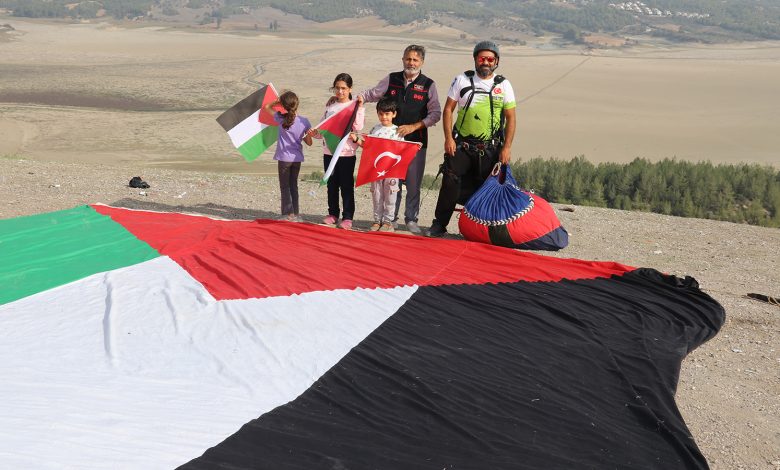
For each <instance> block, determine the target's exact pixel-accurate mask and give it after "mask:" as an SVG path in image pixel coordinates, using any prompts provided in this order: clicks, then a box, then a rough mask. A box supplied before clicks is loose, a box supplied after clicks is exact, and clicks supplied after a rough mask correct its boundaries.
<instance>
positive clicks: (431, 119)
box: [357, 44, 441, 235]
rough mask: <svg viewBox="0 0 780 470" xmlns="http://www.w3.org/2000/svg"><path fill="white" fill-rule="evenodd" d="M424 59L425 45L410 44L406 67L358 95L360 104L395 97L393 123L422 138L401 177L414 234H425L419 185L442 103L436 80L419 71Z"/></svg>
mask: <svg viewBox="0 0 780 470" xmlns="http://www.w3.org/2000/svg"><path fill="white" fill-rule="evenodd" d="M424 62H425V48H424V47H423V46H417V45H414V44H412V45H410V46H407V48H406V49H404V56H403V58H402V63H403V66H404V69H403V71H401V72H393V73H391V74H389V75H388V76H386V77H385V78H383V79H382V80H380V82H379V83H378V84H377V85H376V86H375V87H374V88H371V89H369V90H365V91H363V92H361V93H360V94H358V96H357V100H358V102H359V103H360V104H363V102H369V103H373V102H376V101H379V99H380V98H382V97H383V96H389V97H391V98H393V99H395V101H396V103H397V106H398V114H397V115H396V117H395V119H393V124H395V125H396V126H398V131H397V132H398V135H400V136H402V137H403V138H404V139H405V140H409V141H413V142H422V147H421V148H420V150H418V151H417V156H415V157H414V160H412V163H411V164H410V165H409V169H408V170H407V171H406V179H404V180H401V181H402V183H403V186H406V208H405V210H404V222H405V223H406V229H407V230H408V231H410V232H412V233H413V234H415V235H420V234H422V230H421V229H420V227H419V226H418V225H417V216H418V215H419V213H420V187H421V186H422V178H423V174H424V173H425V156H426V153H427V151H428V128H429V127H431V126H433V125H434V124H436V123H437V122H439V119H441V105H440V104H439V94H438V92H437V91H436V84H435V83H434V81H433V80H431V79H430V78H428V77H426V76H425V75H423V74H422V72H421V71H420V69H421V68H422V65H423V63H424ZM402 191H403V190H402V189H399V193H398V198H397V199H396V205H395V220H398V212H399V210H400V207H401V196H402V195H403V193H402Z"/></svg>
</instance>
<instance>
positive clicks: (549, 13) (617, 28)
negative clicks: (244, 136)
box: [0, 0, 780, 40]
mask: <svg viewBox="0 0 780 470" xmlns="http://www.w3.org/2000/svg"><path fill="white" fill-rule="evenodd" d="M481 3H482V6H478V5H477V4H475V3H474V2H472V1H465V0H416V1H415V2H409V1H405V0H403V1H402V0H317V1H314V2H313V1H311V0H187V1H186V2H184V1H183V0H176V1H175V5H174V2H173V1H172V0H85V1H82V2H74V1H73V0H0V7H4V8H9V9H11V10H13V14H14V15H16V16H28V17H65V16H76V17H85V18H89V17H94V16H95V14H96V12H97V11H98V10H99V9H101V8H102V9H105V10H106V12H107V14H108V15H111V16H114V17H116V18H126V17H136V16H145V15H146V14H147V13H148V12H150V11H151V7H152V5H155V6H158V7H160V8H162V9H163V10H165V11H167V12H168V13H173V12H175V11H176V9H177V8H178V7H181V6H183V7H185V8H211V9H212V10H213V11H220V12H221V15H222V17H226V16H228V15H230V14H234V13H238V12H241V11H244V9H246V8H249V9H252V8H259V7H264V6H271V7H274V8H277V9H279V10H282V11H284V12H287V13H293V14H299V15H301V16H303V17H304V18H307V19H310V20H313V21H319V22H322V21H331V20H336V19H340V18H351V17H356V16H361V15H365V14H375V15H378V16H379V17H381V18H382V19H384V20H385V21H387V22H388V23H390V24H406V23H411V22H413V21H416V20H424V19H428V20H432V19H435V18H437V17H440V16H442V15H452V16H455V17H459V18H465V19H472V20H478V21H480V22H482V24H484V25H492V24H495V22H496V21H497V20H506V19H508V18H512V21H513V22H519V23H522V24H524V25H526V26H527V27H528V29H530V30H533V31H535V32H536V33H537V34H542V33H543V32H544V31H552V32H557V33H560V34H564V35H566V36H567V38H569V39H572V40H578V39H579V38H580V35H581V34H582V32H606V33H616V32H622V31H623V29H624V28H626V27H630V26H634V27H643V28H644V27H645V26H647V25H649V26H652V21H653V20H652V19H651V18H650V17H648V16H646V15H645V16H642V15H637V16H634V15H635V14H634V13H629V12H627V11H622V10H618V9H616V8H612V7H610V6H609V4H610V3H613V1H611V0H592V1H588V2H584V1H583V2H578V3H576V4H572V3H565V4H562V3H561V2H560V1H554V0H520V1H518V0H483V2H481ZM644 3H645V4H646V5H647V6H648V7H650V8H658V9H660V10H669V11H672V12H678V11H683V12H691V13H701V14H703V15H708V16H706V17H697V18H690V17H682V16H673V17H665V18H663V19H662V21H664V22H672V23H677V24H679V25H683V26H689V27H691V28H693V29H692V30H691V31H686V32H685V33H684V34H683V33H678V34H676V35H673V36H674V38H676V39H679V40H696V39H697V38H698V37H699V33H701V34H704V35H705V36H706V34H707V31H710V30H712V28H713V27H715V28H718V29H719V31H723V32H724V34H729V33H728V32H729V31H731V32H733V34H734V36H735V37H738V38H740V39H750V38H751V37H752V38H765V39H767V38H768V39H778V38H780V2H778V1H777V0H730V1H728V2H713V1H711V0H645V1H644ZM66 5H68V6H66ZM74 5H76V6H75V7H74ZM696 28H699V29H698V30H697V29H696ZM523 29H525V28H523ZM661 33H662V34H667V33H665V32H661Z"/></svg>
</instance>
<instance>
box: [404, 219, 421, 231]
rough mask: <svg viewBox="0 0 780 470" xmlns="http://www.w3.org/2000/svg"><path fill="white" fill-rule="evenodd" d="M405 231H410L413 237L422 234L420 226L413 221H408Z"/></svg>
mask: <svg viewBox="0 0 780 470" xmlns="http://www.w3.org/2000/svg"><path fill="white" fill-rule="evenodd" d="M406 230H408V231H410V232H411V233H413V234H414V235H421V234H422V230H421V229H420V226H419V225H417V222H415V221H414V220H410V221H409V222H407V223H406Z"/></svg>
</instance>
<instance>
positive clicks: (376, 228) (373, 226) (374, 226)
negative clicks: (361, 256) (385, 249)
mask: <svg viewBox="0 0 780 470" xmlns="http://www.w3.org/2000/svg"><path fill="white" fill-rule="evenodd" d="M381 226H382V224H380V223H379V222H374V223H373V224H371V227H370V228H369V229H368V231H369V232H377V231H379V227H381Z"/></svg>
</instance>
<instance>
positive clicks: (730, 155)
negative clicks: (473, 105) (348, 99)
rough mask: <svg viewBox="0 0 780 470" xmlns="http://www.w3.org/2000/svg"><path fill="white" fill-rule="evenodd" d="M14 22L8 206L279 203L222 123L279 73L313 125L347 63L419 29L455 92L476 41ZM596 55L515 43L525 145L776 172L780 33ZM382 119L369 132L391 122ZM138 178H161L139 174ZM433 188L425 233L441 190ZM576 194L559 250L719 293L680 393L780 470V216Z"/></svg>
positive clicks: (525, 154)
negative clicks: (725, 217)
mask: <svg viewBox="0 0 780 470" xmlns="http://www.w3.org/2000/svg"><path fill="white" fill-rule="evenodd" d="M3 23H9V24H11V25H12V26H13V30H8V31H3V32H2V33H0V57H2V64H1V65H0V71H1V72H0V218H9V217H17V216H22V215H29V214H35V213H40V212H46V211H52V210H58V209H65V208H70V207H73V206H76V205H79V204H87V203H95V202H102V203H106V204H112V205H119V206H124V207H133V208H143V209H151V210H176V211H185V212H193V213H201V214H206V215H211V216H217V217H225V218H244V219H253V218H259V217H273V216H276V214H277V212H278V204H279V193H278V184H277V182H276V179H275V177H274V176H270V177H269V176H268V175H275V174H276V170H275V165H274V164H273V163H272V162H271V161H270V155H267V158H265V157H264V158H261V160H260V161H256V162H253V163H251V164H250V163H245V162H243V161H241V159H240V158H239V157H238V154H237V152H236V151H235V149H233V148H232V146H231V144H230V141H229V139H228V138H227V136H226V135H225V133H224V131H223V130H222V129H221V127H219V125H218V124H217V123H216V122H215V119H216V117H217V116H218V115H219V114H220V113H221V112H222V111H223V110H224V109H226V108H228V107H229V106H231V105H232V104H234V103H235V102H237V101H238V100H240V99H241V98H243V97H244V96H246V95H247V94H249V93H250V92H251V91H252V90H253V89H255V88H256V87H257V84H258V83H260V82H268V81H271V82H273V83H274V84H275V85H276V86H277V88H279V89H283V88H291V89H293V90H295V91H296V92H297V93H298V94H299V96H301V99H302V103H301V113H302V114H303V115H305V116H308V117H310V118H311V119H312V120H313V121H317V120H318V118H319V117H320V115H321V113H322V109H323V103H324V102H325V100H326V99H327V97H328V96H329V92H328V88H329V86H330V84H331V80H332V77H334V76H335V75H336V74H337V73H339V72H343V71H347V72H350V73H352V75H353V76H354V78H355V90H356V91H358V90H362V89H363V88H364V87H368V86H371V85H374V84H375V83H376V82H377V81H378V80H379V79H380V78H381V77H382V76H383V75H385V74H386V73H387V72H389V71H392V70H397V69H398V68H399V66H400V56H401V51H402V49H403V47H404V46H405V45H406V44H407V43H409V42H412V41H414V42H421V43H423V44H425V45H426V46H427V47H428V48H429V53H428V57H427V60H426V63H425V67H424V71H425V72H426V73H427V74H428V75H430V76H432V77H433V78H434V79H435V80H436V81H437V84H438V86H439V96H440V98H441V99H444V96H445V93H446V89H447V88H448V86H449V83H450V80H451V79H452V77H454V76H455V75H456V74H457V73H459V72H461V71H463V70H465V69H466V68H467V67H469V58H470V48H471V47H472V45H473V39H472V38H467V39H466V40H461V39H460V38H459V36H458V35H457V34H456V32H455V31H454V30H453V31H447V30H440V31H437V34H439V35H441V36H435V35H427V36H426V35H424V31H419V33H420V36H414V35H410V34H406V33H404V32H403V31H401V32H398V31H394V32H393V31H388V32H386V34H385V33H382V34H377V33H372V34H368V33H369V31H368V30H366V31H363V33H361V34H360V35H355V34H351V35H346V34H344V35H336V34H331V33H325V32H321V31H310V32H308V33H307V34H306V35H300V36H301V37H296V36H295V35H271V34H268V33H265V34H262V33H258V34H255V33H252V34H244V35H233V34H226V33H222V32H215V31H210V32H204V31H187V30H181V29H179V30H172V29H171V28H163V27H133V28H128V27H119V26H117V25H113V24H109V23H95V24H68V23H61V22H54V23H52V22H43V21H41V22H36V21H19V20H18V19H15V18H8V17H0V24H3ZM331 26H333V25H331ZM342 27H346V26H344V25H342ZM350 27H351V28H352V29H353V30H354V29H355V28H356V26H355V25H354V24H352V25H351V26H350ZM334 28H335V27H334ZM391 33H392V34H391ZM304 36H305V37H304ZM588 54H589V55H585V54H584V53H583V51H580V50H566V49H559V48H554V47H548V44H547V43H545V42H544V41H543V40H540V42H538V43H533V44H532V43H529V44H528V45H526V46H511V47H504V48H503V49H502V59H501V68H500V69H499V71H500V72H501V73H503V74H504V75H506V76H507V77H508V78H509V79H510V81H511V82H512V83H513V85H514V87H515V90H516V93H517V98H518V116H519V122H518V135H517V139H516V144H515V146H514V150H515V152H514V155H513V157H514V158H515V159H517V158H523V159H528V158H531V157H535V156H543V157H550V156H554V157H558V158H565V159H568V158H571V157H573V156H575V155H579V154H585V155H586V157H587V158H588V159H589V160H591V161H594V162H599V161H614V162H625V161H629V160H631V159H633V158H635V157H646V158H649V159H651V160H657V159H661V158H667V157H668V158H672V157H677V158H680V159H687V160H694V161H697V160H705V159H709V160H712V161H713V162H716V163H738V162H756V163H765V164H772V165H775V166H776V167H780V153H778V149H780V133H779V132H777V123H778V122H780V89H778V83H780V43H761V44H743V45H739V44H738V45H729V46H691V47H686V48H670V47H665V46H662V45H645V46H640V47H635V48H630V49H615V50H593V51H589V53H588ZM367 116H369V119H368V120H367V123H366V125H367V126H368V127H370V126H371V125H373V123H374V122H375V117H374V116H373V113H372V111H369V112H368V113H367ZM431 136H432V138H431V145H430V149H429V153H428V155H429V157H428V168H427V171H428V172H429V173H433V172H435V168H436V166H437V165H438V163H439V161H440V160H439V158H438V156H439V155H441V153H442V148H443V143H442V137H441V132H440V127H437V128H435V129H434V130H432V133H431ZM306 160H307V161H306V162H305V165H304V170H303V172H302V174H307V173H308V172H310V171H312V170H315V169H319V168H320V165H321V161H322V160H321V156H320V149H319V148H316V147H315V148H311V149H308V150H307V153H306ZM137 175H138V176H142V177H143V178H144V179H145V180H146V181H148V182H149V183H150V184H151V188H150V189H148V190H143V191H141V190H138V189H131V188H128V187H127V182H128V181H129V179H130V178H131V177H133V176H137ZM361 189H362V188H359V189H358V191H357V192H358V201H357V206H358V212H357V222H356V224H357V226H358V228H361V227H362V228H366V227H367V226H368V225H369V223H370V222H369V220H370V216H369V209H370V200H369V197H368V194H367V191H361ZM301 194H302V201H301V204H302V209H303V211H302V212H303V213H304V216H305V218H306V219H307V220H308V221H310V222H314V221H317V220H319V219H320V218H321V217H322V215H324V211H325V208H326V202H325V193H324V189H322V188H319V187H318V185H317V183H315V182H306V181H302V182H301ZM423 195H424V198H423V203H422V204H423V207H422V211H421V214H422V217H421V225H423V226H426V227H427V226H428V225H429V224H430V220H431V219H432V213H433V206H434V205H435V200H436V193H435V192H434V191H431V192H426V191H425V190H424V191H423ZM567 207H570V208H573V209H574V211H573V212H568V211H563V210H561V209H563V208H564V206H560V205H556V208H557V209H558V210H559V211H558V215H559V217H560V218H561V221H562V223H563V225H564V226H565V227H566V228H567V229H568V231H569V232H570V234H571V245H570V246H569V247H568V248H566V249H565V250H563V251H562V252H561V253H557V254H553V256H564V257H573V258H581V259H593V260H613V261H618V262H621V263H625V264H629V265H633V266H644V267H652V268H656V269H659V270H661V271H664V272H668V273H671V274H675V275H679V276H684V275H691V276H693V277H695V278H696V279H697V280H698V281H699V283H700V284H701V286H702V288H703V289H704V291H705V292H707V293H709V294H710V295H712V296H713V297H714V298H716V299H717V300H718V301H719V302H721V304H722V305H723V306H724V307H725V309H726V312H727V322H726V325H725V326H724V328H723V330H722V331H721V333H720V334H719V335H718V336H717V337H715V338H714V339H713V340H711V341H710V342H708V343H707V344H705V345H704V346H702V347H701V348H699V349H697V350H695V351H693V353H691V354H690V356H689V357H688V358H687V359H686V360H685V361H684V363H683V366H682V370H681V374H680V383H679V387H678V393H677V399H678V404H679V407H680V409H681V412H682V414H683V416H684V417H685V419H686V422H687V423H688V425H689V427H690V430H691V433H692V435H693V437H694V439H695V440H696V442H697V444H698V445H699V447H700V449H701V450H702V452H703V453H704V455H705V456H706V457H707V459H708V461H709V463H710V465H711V467H712V468H713V469H724V470H726V469H729V470H730V469H771V470H780V398H778V397H780V339H778V338H780V335H778V333H780V307H778V306H775V305H770V304H766V303H762V302H758V301H755V300H751V299H748V298H746V297H745V295H746V294H748V293H751V292H756V293H762V294H767V295H771V296H775V297H777V296H780V288H779V287H778V286H780V255H778V252H780V230H777V229H768V228H760V227H751V226H747V225H738V224H730V223H724V222H715V221H708V220H700V219H682V218H676V217H667V216H660V215H654V214H644V213H637V212H623V211H615V210H607V209H598V208H587V207H573V206H567ZM452 225H454V224H452ZM451 228H452V226H451ZM453 236H454V237H457V234H455V235H453Z"/></svg>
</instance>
